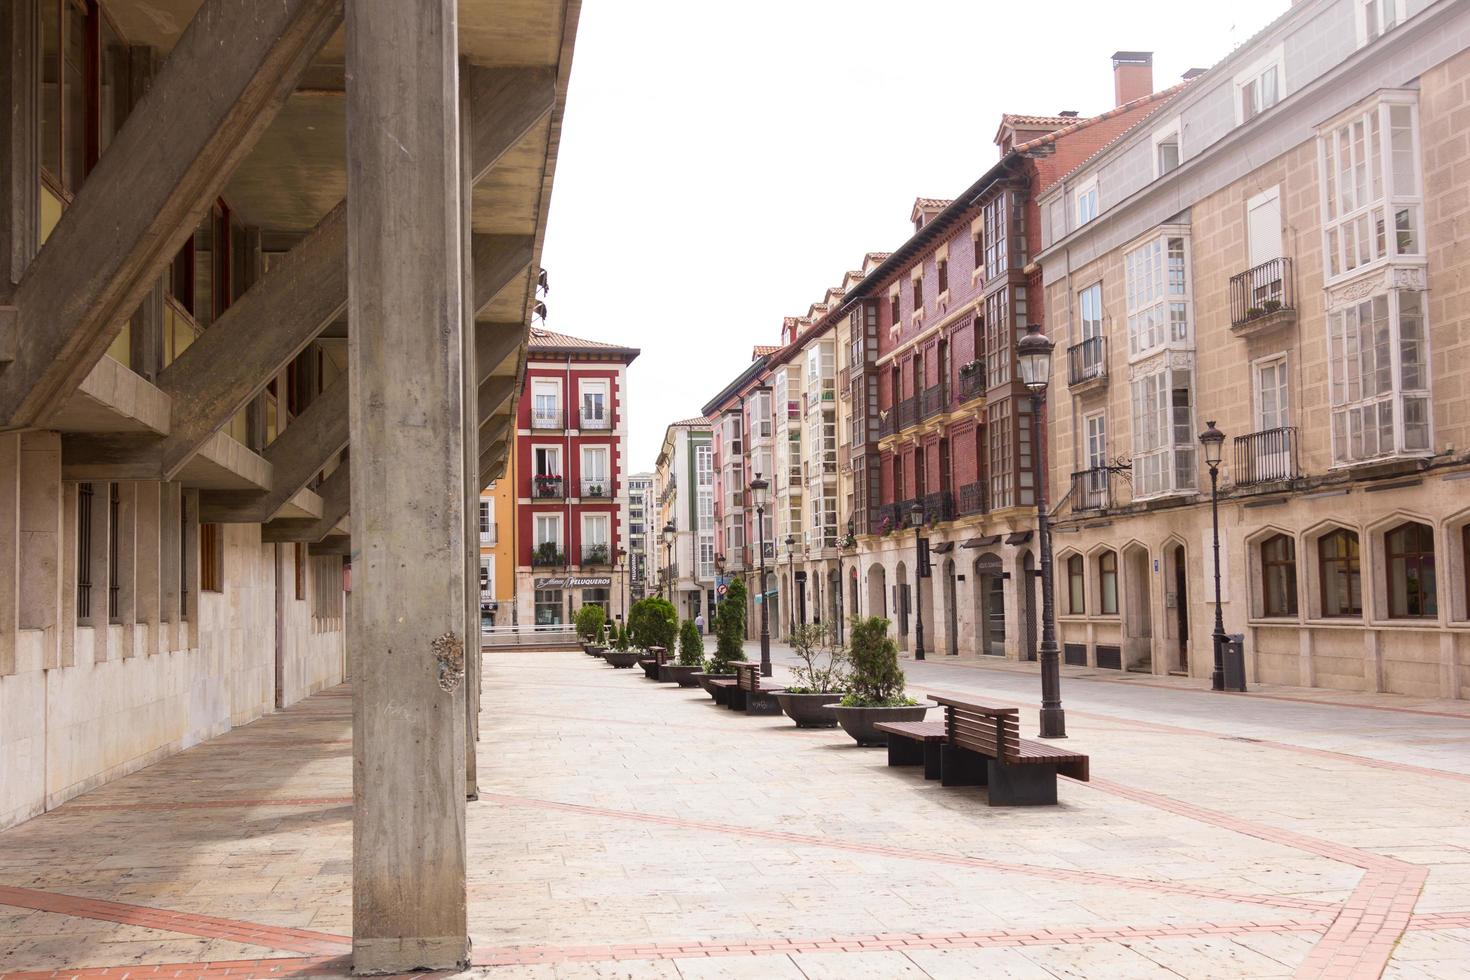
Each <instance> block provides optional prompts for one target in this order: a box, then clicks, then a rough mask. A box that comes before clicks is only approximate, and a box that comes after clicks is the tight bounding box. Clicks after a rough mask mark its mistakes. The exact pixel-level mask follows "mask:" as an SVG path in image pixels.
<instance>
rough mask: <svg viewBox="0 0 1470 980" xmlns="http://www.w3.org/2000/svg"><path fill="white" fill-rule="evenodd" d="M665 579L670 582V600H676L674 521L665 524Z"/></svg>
mask: <svg viewBox="0 0 1470 980" xmlns="http://www.w3.org/2000/svg"><path fill="white" fill-rule="evenodd" d="M664 580H665V581H667V582H668V583H669V602H670V603H672V602H673V601H674V522H673V521H669V522H668V523H667V524H665V525H664Z"/></svg>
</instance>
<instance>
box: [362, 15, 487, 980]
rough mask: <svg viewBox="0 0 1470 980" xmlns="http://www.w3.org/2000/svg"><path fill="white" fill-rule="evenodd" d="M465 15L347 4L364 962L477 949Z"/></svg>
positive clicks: (421, 965)
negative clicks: (469, 677)
mask: <svg viewBox="0 0 1470 980" xmlns="http://www.w3.org/2000/svg"><path fill="white" fill-rule="evenodd" d="M455 8H456V0H418V2H416V3H403V2H402V0H352V3H351V4H349V5H348V9H347V41H346V54H347V207H348V222H349V226H350V228H351V234H352V248H351V250H350V251H349V253H348V280H349V287H350V288H349V295H350V297H351V298H350V303H349V309H348V322H349V323H351V324H352V342H351V343H350V344H349V345H348V358H349V361H350V363H349V372H350V373H351V375H352V381H353V391H352V398H351V430H352V447H353V449H352V456H351V463H350V466H351V469H352V484H353V487H354V494H353V497H354V499H353V502H352V539H353V544H354V547H355V548H356V549H357V559H356V561H355V562H354V575H353V585H354V588H353V591H352V596H351V600H350V602H351V609H350V610H349V613H348V617H347V624H348V645H349V647H350V649H352V650H353V655H354V658H355V659H354V661H353V685H352V697H353V722H352V754H353V787H352V789H353V808H352V820H353V848H352V873H353V888H352V892H353V917H352V918H353V921H352V957H353V962H352V967H353V972H354V973H360V974H361V973H404V972H409V971H413V970H418V969H430V970H462V969H465V968H466V966H467V965H468V961H469V930H468V921H467V916H466V899H465V880H466V879H465V876H466V847H465V772H466V766H465V690H464V676H465V644H466V640H467V638H466V637H465V636H464V635H463V632H464V628H465V610H466V608H467V606H466V597H465V589H466V588H467V587H468V583H466V581H465V567H466V562H465V555H464V551H465V548H466V547H467V542H466V541H465V527H466V524H465V515H464V506H465V486H466V480H465V475H464V455H463V454H464V428H465V425H464V401H465V397H464V370H465V364H464V320H463V316H464V310H463V304H464V295H463V293H464V289H463V276H464V273H463V268H462V256H461V251H462V245H461V238H460V235H461V227H460V218H461V201H460V198H461V188H460V183H459V177H460V171H461V167H460V159H459V154H460V138H459V71H458V63H457V57H458V50H457V49H458V36H457V29H456V23H455ZM476 639H478V637H476Z"/></svg>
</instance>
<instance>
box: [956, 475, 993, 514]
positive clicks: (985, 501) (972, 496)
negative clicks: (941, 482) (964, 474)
mask: <svg viewBox="0 0 1470 980" xmlns="http://www.w3.org/2000/svg"><path fill="white" fill-rule="evenodd" d="M989 509H990V506H989V497H988V494H987V493H986V488H985V481H984V480H976V481H975V482H974V483H966V484H965V485H964V486H962V487H960V507H959V514H960V516H961V517H968V516H969V515H971V514H983V513H985V512H986V511H988V510H989Z"/></svg>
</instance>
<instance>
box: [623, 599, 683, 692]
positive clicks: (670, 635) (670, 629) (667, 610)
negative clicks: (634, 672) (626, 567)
mask: <svg viewBox="0 0 1470 980" xmlns="http://www.w3.org/2000/svg"><path fill="white" fill-rule="evenodd" d="M628 630H629V633H630V634H631V635H632V638H633V643H634V645H635V646H639V647H642V648H643V649H644V650H646V651H648V656H646V657H643V658H641V659H640V660H639V661H638V663H639V665H640V666H641V667H642V668H643V675H644V676H645V677H647V678H648V679H649V680H658V660H657V658H656V657H654V656H653V653H654V650H655V648H657V649H659V650H667V649H668V648H669V647H671V646H673V645H674V638H675V637H676V636H677V635H678V632H679V614H678V613H677V612H675V610H674V604H673V603H672V602H669V601H668V600H667V599H664V598H662V597H660V596H649V597H648V598H646V599H639V600H638V601H637V602H635V603H633V608H631V609H629V610H628Z"/></svg>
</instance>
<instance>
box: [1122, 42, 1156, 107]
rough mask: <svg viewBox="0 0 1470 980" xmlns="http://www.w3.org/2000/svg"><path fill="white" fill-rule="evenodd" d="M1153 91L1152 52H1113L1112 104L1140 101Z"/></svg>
mask: <svg viewBox="0 0 1470 980" xmlns="http://www.w3.org/2000/svg"><path fill="white" fill-rule="evenodd" d="M1153 90H1154V53H1153V52H1152V51H1114V52H1113V98H1114V102H1113V104H1114V105H1115V106H1120V105H1122V104H1123V103H1125V102H1132V101H1133V100H1134V99H1141V98H1143V97H1144V96H1145V95H1148V94H1150V93H1151V92H1153Z"/></svg>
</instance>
